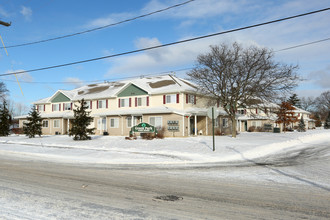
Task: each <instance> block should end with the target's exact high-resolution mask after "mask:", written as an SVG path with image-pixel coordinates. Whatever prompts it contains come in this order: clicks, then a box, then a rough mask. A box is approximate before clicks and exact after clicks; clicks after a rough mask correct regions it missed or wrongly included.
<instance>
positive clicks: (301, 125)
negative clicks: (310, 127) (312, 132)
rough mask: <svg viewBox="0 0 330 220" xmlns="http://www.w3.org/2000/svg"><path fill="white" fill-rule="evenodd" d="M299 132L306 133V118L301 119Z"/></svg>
mask: <svg viewBox="0 0 330 220" xmlns="http://www.w3.org/2000/svg"><path fill="white" fill-rule="evenodd" d="M298 131H299V132H305V131H306V126H305V122H304V118H303V117H301V119H300V121H299V124H298Z"/></svg>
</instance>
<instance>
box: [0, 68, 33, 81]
mask: <svg viewBox="0 0 330 220" xmlns="http://www.w3.org/2000/svg"><path fill="white" fill-rule="evenodd" d="M13 72H23V73H20V74H16V76H15V75H10V76H7V77H6V78H7V79H9V80H17V79H18V81H19V82H20V81H24V82H33V81H34V78H33V77H32V76H31V74H29V73H27V72H25V70H23V69H17V70H7V71H6V73H13Z"/></svg>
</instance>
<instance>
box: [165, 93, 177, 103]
mask: <svg viewBox="0 0 330 220" xmlns="http://www.w3.org/2000/svg"><path fill="white" fill-rule="evenodd" d="M176 96H177V94H170V95H166V96H165V101H166V104H168V103H169V104H170V103H176Z"/></svg>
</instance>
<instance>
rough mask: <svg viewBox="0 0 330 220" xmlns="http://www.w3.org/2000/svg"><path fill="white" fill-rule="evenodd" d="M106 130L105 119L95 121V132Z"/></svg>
mask: <svg viewBox="0 0 330 220" xmlns="http://www.w3.org/2000/svg"><path fill="white" fill-rule="evenodd" d="M106 129H107V118H99V119H97V130H100V131H101V130H102V131H105V130H106Z"/></svg>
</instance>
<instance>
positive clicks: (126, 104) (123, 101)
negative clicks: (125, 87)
mask: <svg viewBox="0 0 330 220" xmlns="http://www.w3.org/2000/svg"><path fill="white" fill-rule="evenodd" d="M120 107H130V103H129V98H126V99H120Z"/></svg>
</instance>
